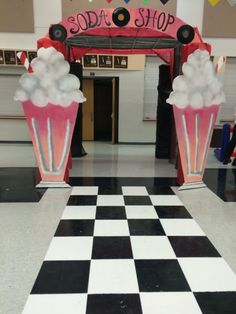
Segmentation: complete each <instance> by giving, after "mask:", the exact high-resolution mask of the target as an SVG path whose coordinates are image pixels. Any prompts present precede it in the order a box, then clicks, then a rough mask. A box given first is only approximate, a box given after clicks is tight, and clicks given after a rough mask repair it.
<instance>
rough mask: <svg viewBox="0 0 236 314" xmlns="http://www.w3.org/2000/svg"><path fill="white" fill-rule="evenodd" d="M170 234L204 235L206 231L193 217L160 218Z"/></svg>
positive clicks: (166, 231)
mask: <svg viewBox="0 0 236 314" xmlns="http://www.w3.org/2000/svg"><path fill="white" fill-rule="evenodd" d="M160 221H161V224H162V227H163V228H164V230H165V233H166V235H168V236H204V235H205V234H204V232H203V231H202V229H201V228H200V227H199V225H198V224H197V223H196V222H195V221H194V220H193V219H160Z"/></svg>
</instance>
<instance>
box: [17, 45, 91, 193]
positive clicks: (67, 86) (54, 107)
mask: <svg viewBox="0 0 236 314" xmlns="http://www.w3.org/2000/svg"><path fill="white" fill-rule="evenodd" d="M31 67H32V71H33V72H32V73H26V74H23V75H22V77H21V78H20V81H19V83H20V86H19V88H18V89H17V90H16V92H15V100H20V101H21V102H22V105H23V109H24V112H25V116H26V120H27V124H28V127H29V130H30V133H31V136H32V142H33V145H34V151H35V155H36V159H37V162H38V166H39V171H40V174H41V177H42V181H41V183H40V184H39V185H38V187H48V186H50V187H54V186H55V187H57V186H68V185H67V184H66V183H65V182H64V176H65V170H66V166H67V161H68V156H69V149H70V145H71V139H72V135H73V130H74V125H75V120H76V116H77V111H78V107H79V103H82V102H84V101H86V99H85V98H84V96H83V94H82V92H81V91H80V89H79V88H80V81H79V79H78V78H77V77H76V76H75V75H72V74H69V70H70V65H69V63H68V62H67V61H65V60H64V56H63V55H62V54H61V53H60V52H58V51H57V50H55V49H54V48H53V47H50V48H40V49H39V50H38V57H37V58H35V59H34V60H33V61H32V62H31Z"/></svg>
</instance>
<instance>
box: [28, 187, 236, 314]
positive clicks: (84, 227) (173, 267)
mask: <svg viewBox="0 0 236 314" xmlns="http://www.w3.org/2000/svg"><path fill="white" fill-rule="evenodd" d="M23 313H24V314H201V313H203V314H226V313H227V314H235V313H236V276H235V274H234V273H233V271H232V270H231V269H230V268H229V266H228V265H227V264H226V262H225V261H224V259H223V258H222V257H221V256H220V255H219V253H218V252H217V250H216V249H215V248H214V246H213V245H212V244H211V242H210V241H209V240H208V238H207V237H206V235H205V234H204V232H203V231H202V230H201V228H200V227H199V226H198V225H197V223H196V222H195V221H194V219H192V217H191V216H190V214H189V213H188V211H187V210H186V209H185V207H184V206H183V204H182V203H181V201H180V200H179V198H178V197H177V196H176V195H175V194H174V193H173V192H172V190H171V189H170V187H169V186H168V187H160V189H159V191H154V190H153V189H150V188H148V187H146V186H136V187H135V186H122V187H121V189H120V194H115V195H112V194H105V192H104V190H103V188H102V187H96V186H88V187H85V186H83V187H74V188H73V190H72V193H71V196H70V198H69V201H68V204H67V206H66V208H65V211H64V213H63V216H62V218H61V220H60V223H59V225H58V228H57V230H56V233H55V236H54V238H53V240H52V242H51V244H50V247H49V249H48V251H47V254H46V257H45V260H44V262H43V265H42V267H41V269H40V272H39V275H38V277H37V279H36V282H35V284H34V286H33V289H32V292H31V294H30V296H29V298H28V301H27V303H26V306H25V309H24V311H23Z"/></svg>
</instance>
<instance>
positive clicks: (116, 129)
mask: <svg viewBox="0 0 236 314" xmlns="http://www.w3.org/2000/svg"><path fill="white" fill-rule="evenodd" d="M83 79H85V80H97V79H98V80H99V79H101V80H102V79H109V80H111V81H112V80H113V79H114V80H115V90H114V93H115V97H114V101H115V102H114V109H115V112H114V113H113V114H114V123H115V127H114V137H113V136H112V138H114V141H113V142H112V144H118V143H119V142H118V139H119V90H120V88H119V84H120V78H119V76H102V75H99V76H97V75H96V76H83ZM85 96H86V95H85ZM112 133H113V129H112ZM112 135H113V134H112Z"/></svg>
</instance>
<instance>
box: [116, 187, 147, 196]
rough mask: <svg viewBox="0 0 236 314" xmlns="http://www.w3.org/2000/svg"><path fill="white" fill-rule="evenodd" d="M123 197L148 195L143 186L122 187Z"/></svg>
mask: <svg viewBox="0 0 236 314" xmlns="http://www.w3.org/2000/svg"><path fill="white" fill-rule="evenodd" d="M122 192H123V195H130V196H131V195H138V196H141V195H142V196H143V195H148V191H147V189H146V188H145V187H144V186H123V187H122Z"/></svg>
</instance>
